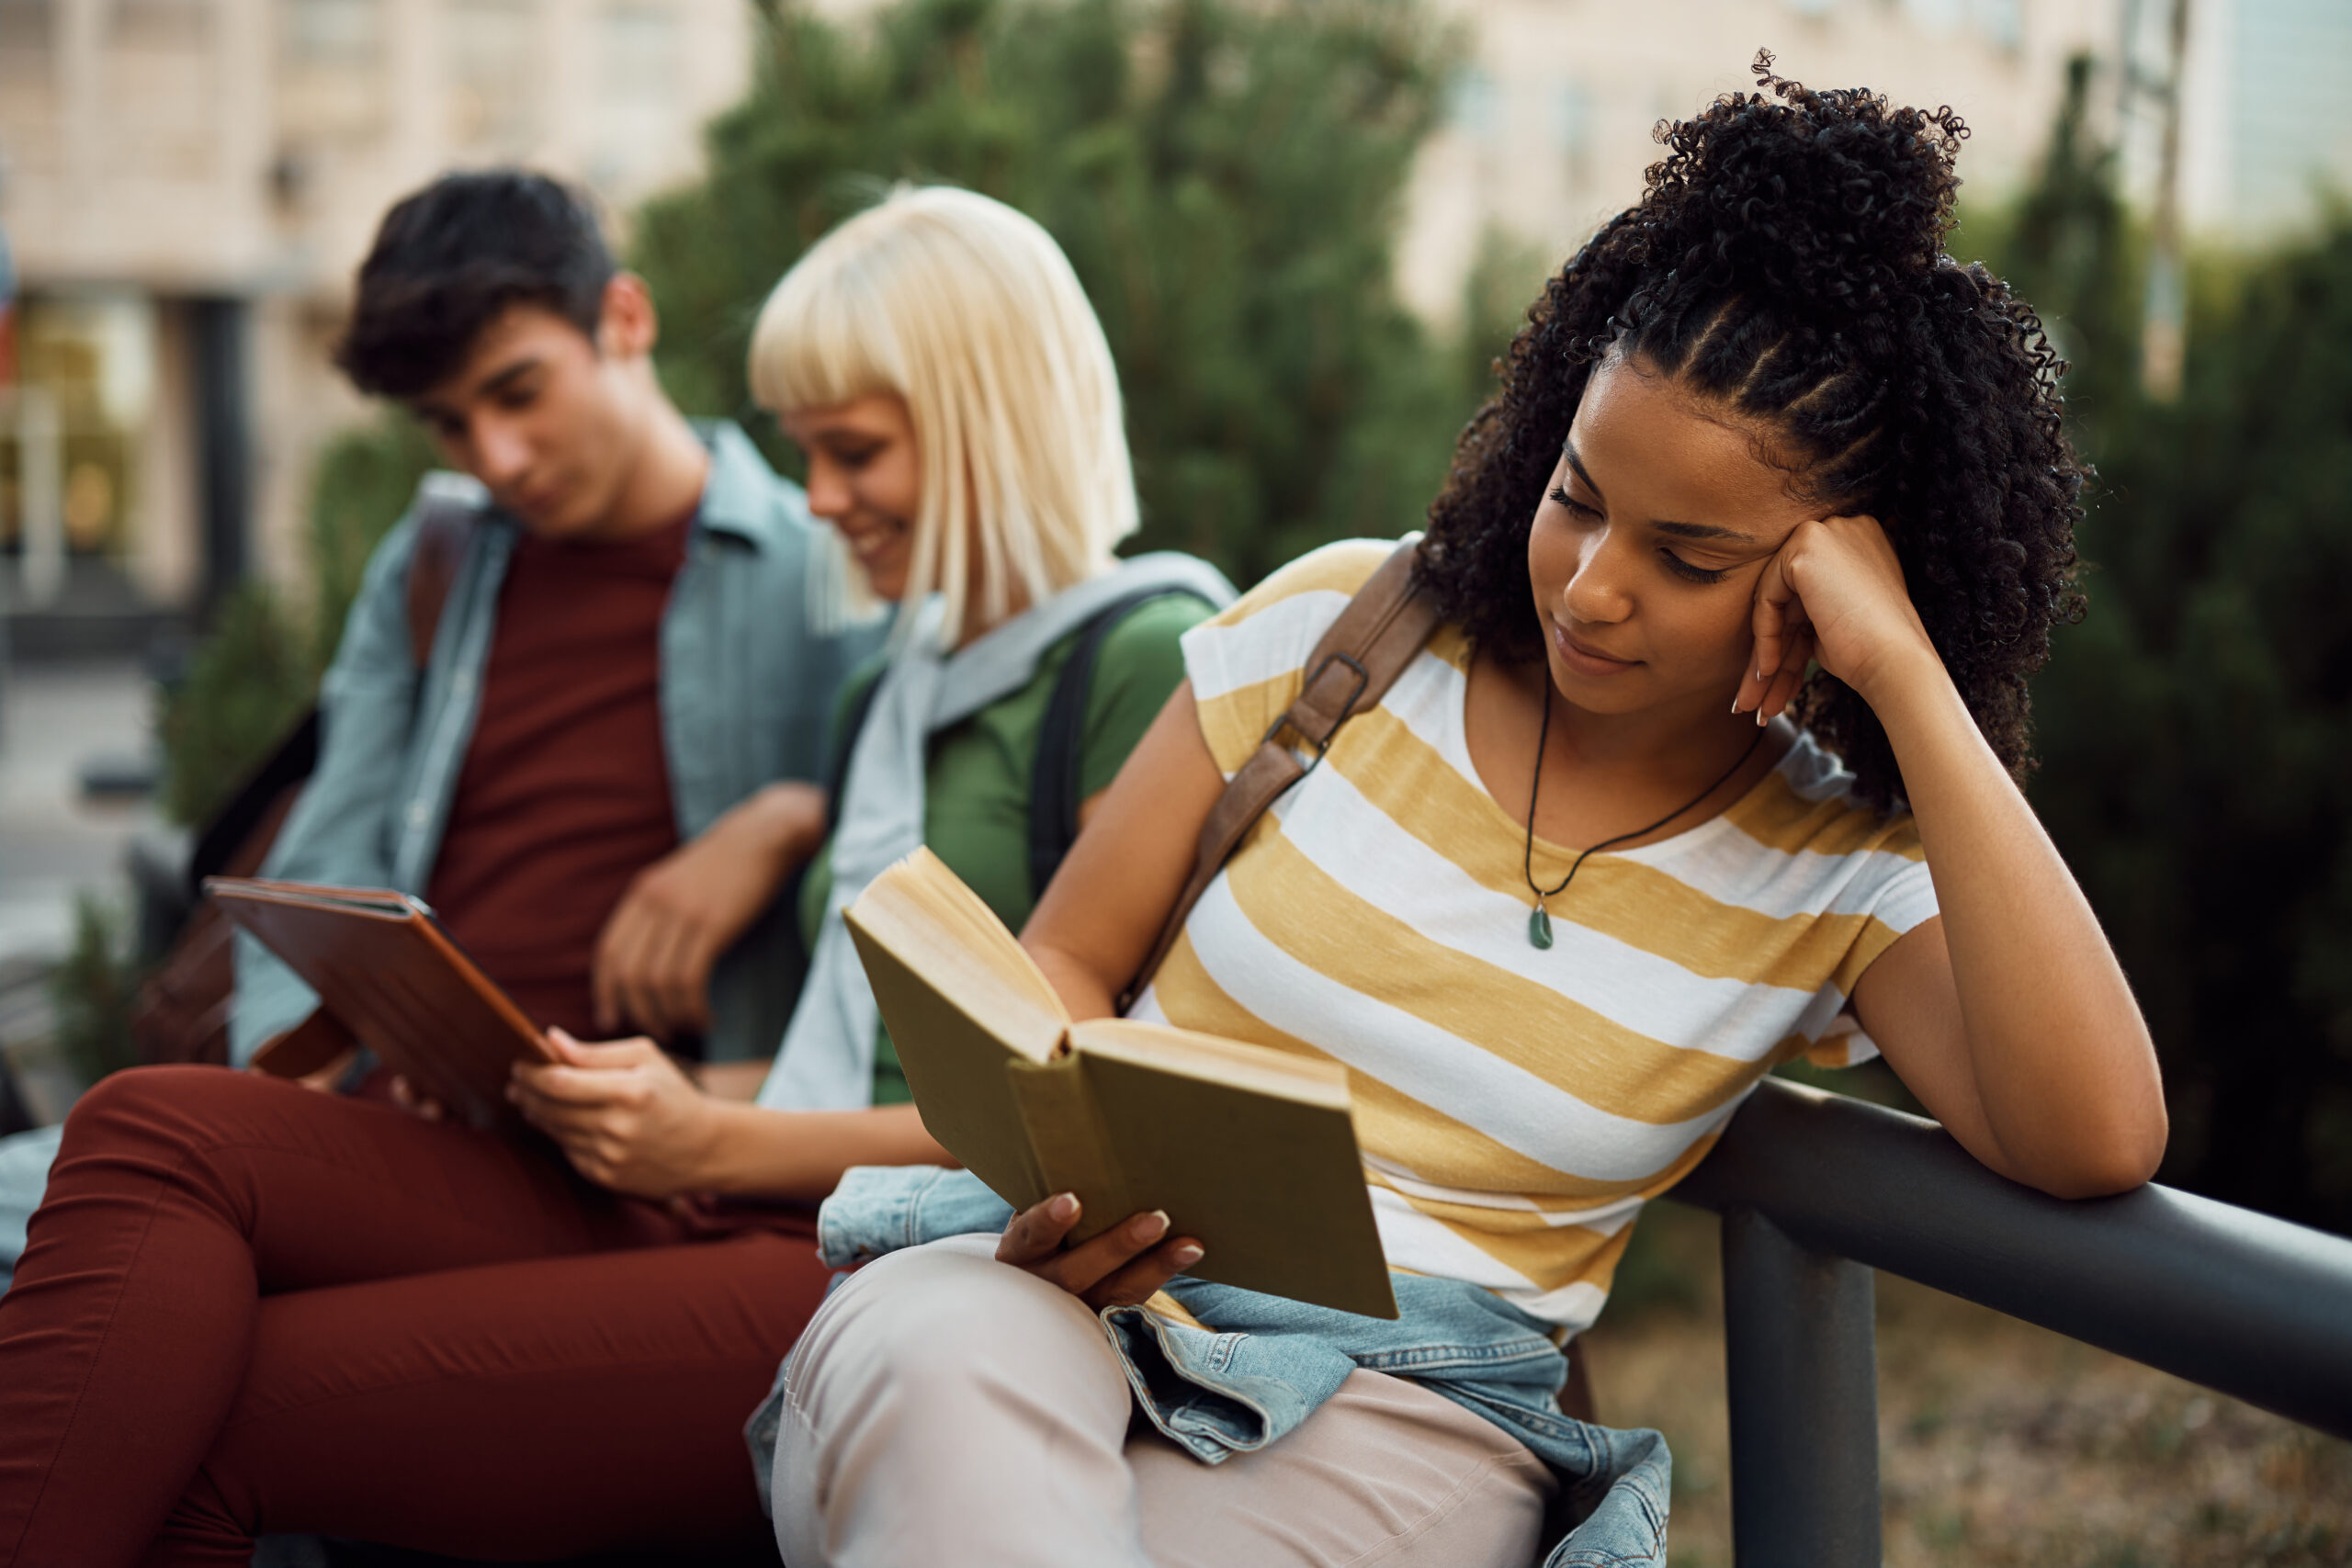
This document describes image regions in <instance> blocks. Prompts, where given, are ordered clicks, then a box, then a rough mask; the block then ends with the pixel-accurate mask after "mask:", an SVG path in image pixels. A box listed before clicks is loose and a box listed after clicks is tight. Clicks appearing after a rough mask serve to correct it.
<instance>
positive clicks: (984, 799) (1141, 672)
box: [800, 593, 1214, 1105]
mask: <svg viewBox="0 0 2352 1568" xmlns="http://www.w3.org/2000/svg"><path fill="white" fill-rule="evenodd" d="M1212 614H1214V612H1213V611H1211V610H1210V609H1209V607H1208V606H1207V605H1205V604H1202V603H1201V602H1200V601H1199V600H1197V599H1194V598H1193V597H1192V596H1191V595H1189V594H1183V593H1170V594H1166V595H1164V596H1162V597H1160V598H1158V599H1152V600H1148V601H1146V602H1145V603H1144V604H1140V605H1137V606H1136V608H1135V609H1133V610H1131V611H1129V612H1128V613H1127V615H1125V617H1124V618H1123V619H1121V620H1120V622H1119V624H1118V625H1117V626H1113V627H1112V628H1111V630H1110V632H1109V633H1108V634H1107V635H1105V636H1104V637H1103V646H1102V648H1101V649H1100V651H1099V652H1098V653H1097V655H1096V657H1095V660H1094V676H1093V679H1092V681H1091V682H1090V683H1089V685H1088V687H1087V694H1086V723H1085V727H1084V729H1083V730H1082V732H1081V733H1082V739H1081V740H1080V747H1079V766H1078V776H1079V798H1080V800H1085V799H1087V798H1089V797H1091V796H1092V795H1094V794H1095V793H1096V792H1098V791H1100V790H1102V789H1103V788H1104V787H1105V786H1107V785H1108V784H1110V782H1111V780H1112V778H1113V777H1114V776H1115V775H1116V774H1117V773H1118V771H1119V765H1120V764H1121V763H1123V762H1125V761H1126V760H1127V753H1128V752H1130V751H1132V750H1135V749H1136V742H1137V741H1139V740H1141V739H1143V732H1144V731H1145V730H1147V729H1148V728H1151V721H1152V720H1153V719H1155V718H1157V717H1159V710H1160V709H1161V708H1162V707H1163V706H1165V705H1166V704H1167V702H1168V694H1170V692H1173V691H1174V690H1175V689H1176V687H1177V684H1178V683H1179V682H1182V680H1183V679H1184V655H1183V652H1182V649H1180V648H1179V647H1178V646H1177V640H1178V639H1179V638H1180V637H1182V636H1183V635H1184V633H1185V632H1187V631H1189V630H1191V629H1192V628H1193V626H1197V625H1198V624H1200V623H1201V622H1203V621H1204V620H1206V619H1208V618H1209V616H1210V615H1212ZM1082 630H1083V628H1081V630H1080V631H1077V632H1072V633H1071V634H1070V635H1069V637H1065V638H1063V639H1062V640H1061V641H1060V642H1058V643H1056V644H1055V645H1054V646H1053V647H1052V648H1050V649H1047V650H1046V654H1045V657H1044V658H1042V659H1040V660H1038V661H1037V671H1036V673H1035V675H1032V676H1031V677H1030V678H1029V683H1028V684H1027V685H1025V686H1023V687H1022V688H1021V689H1020V690H1019V691H1017V692H1015V693H1013V694H1012V695H1010V696H1008V697H1005V698H1002V699H1001V700H1000V701H998V702H995V703H992V704H990V705H989V706H987V707H984V708H982V709H980V711H979V712H978V713H976V714H974V715H972V716H971V717H969V718H967V719H965V720H963V721H962V722H960V723H957V724H955V725H951V726H949V727H948V728H945V729H943V730H941V731H940V732H939V733H938V734H936V735H934V736H933V737H932V738H931V751H930V756H929V760H928V761H927V763H926V765H925V768H924V772H923V807H922V838H923V842H924V843H925V844H928V845H929V846H930V847H931V852H932V853H933V854H935V855H937V856H938V857H939V858H940V859H941V860H943V861H945V862H946V863H947V867H948V869H949V870H951V871H953V872H954V873H955V874H956V875H957V876H960V877H962V878H963V879H964V882H965V884H966V885H967V886H969V887H970V888H971V889H972V891H973V892H975V893H977V894H978V895H979V896H980V899H981V901H982V902H983V903H985V904H987V905H988V907H989V908H990V909H993V910H994V911H995V912H996V916H997V918H998V919H1001V920H1002V921H1003V922H1004V923H1005V925H1006V926H1007V927H1008V928H1010V929H1011V930H1012V931H1019V930H1020V929H1021V928H1022V926H1023V923H1025V922H1026V921H1027V920H1028V919H1029V911H1030V910H1031V909H1032V908H1035V906H1036V902H1037V900H1036V894H1035V890H1034V889H1033V888H1031V887H1030V886H1029V775H1030V773H1032V771H1033V770H1034V769H1035V764H1036V761H1037V735H1038V731H1039V730H1041V729H1042V728H1044V727H1045V722H1046V704H1047V703H1048V702H1049V701H1051V700H1052V697H1053V693H1054V682H1055V681H1056V680H1057V678H1058V677H1059V676H1060V674H1061V671H1062V666H1063V665H1064V664H1065V663H1067V662H1068V661H1069V655H1070V650H1071V649H1072V647H1073V646H1074V645H1075V644H1076V643H1077V641H1078V639H1079V637H1080V635H1082ZM881 673H882V660H881V658H880V657H879V656H877V657H876V658H874V659H871V660H867V661H866V663H865V665H864V666H862V667H861V668H860V669H859V670H858V671H857V672H856V673H855V674H854V675H852V676H851V677H850V678H849V680H848V682H846V683H845V684H844V685H843V687H842V698H841V704H840V706H839V708H838V709H837V710H836V712H835V713H834V716H833V739H834V742H835V744H836V745H837V746H838V745H839V744H840V743H841V741H842V739H844V738H843V737H842V733H841V731H842V726H843V725H845V724H846V723H847V722H848V719H849V715H850V713H851V711H852V710H853V708H854V705H855V704H856V703H857V701H858V699H859V698H860V697H861V696H863V695H864V694H865V690H866V688H867V687H869V686H871V685H872V684H873V683H874V682H876V680H877V679H879V678H880V676H881ZM832 892H833V856H832V844H831V842H830V841H828V842H827V843H826V845H825V847H824V848H823V849H821V850H820V851H818V852H817V856H816V858H815V859H814V860H812V861H810V862H809V872H808V874H807V875H806V876H804V877H802V878H801V882H800V931H801V935H802V936H803V937H804V938H805V939H806V941H807V942H808V944H809V951H811V952H814V951H815V950H816V945H817V928H818V926H819V924H820V921H822V920H823V919H824V915H825V906H826V904H827V903H828V902H829V901H830V900H831V897H832ZM912 1098H914V1097H913V1096H912V1095H911V1094H910V1092H909V1091H908V1089H907V1077H906V1073H905V1072H904V1071H903V1070H902V1069H901V1068H900V1067H899V1054H898V1052H897V1051H896V1050H895V1049H893V1048H892V1046H891V1044H890V1035H889V1032H888V1031H887V1030H885V1031H884V1032H883V1033H882V1037H881V1041H880V1043H879V1044H878V1045H877V1047H876V1051H875V1055H874V1103H875V1104H876V1105H899V1104H903V1103H904V1102H906V1101H907V1100H911V1099H912Z"/></svg>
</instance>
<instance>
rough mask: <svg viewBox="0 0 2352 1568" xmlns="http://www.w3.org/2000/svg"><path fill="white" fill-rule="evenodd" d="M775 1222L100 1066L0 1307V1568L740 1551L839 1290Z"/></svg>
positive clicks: (429, 1129)
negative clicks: (303, 1547)
mask: <svg viewBox="0 0 2352 1568" xmlns="http://www.w3.org/2000/svg"><path fill="white" fill-rule="evenodd" d="M796 1228H797V1234H786V1232H785V1231H784V1230H782V1229H780V1228H775V1229H762V1230H758V1231H741V1232H737V1233H735V1234H732V1235H723V1236H715V1235H711V1234H710V1232H709V1230H708V1228H707V1227H705V1226H700V1225H698V1224H695V1222H693V1221H692V1220H690V1219H685V1218H680V1217H677V1216H674V1215H673V1214H672V1213H669V1212H668V1211H666V1210H664V1209H662V1208H659V1207H657V1206H654V1205H651V1204H648V1203H642V1202H638V1201H633V1200H630V1199H625V1198H620V1197H617V1196H616V1195H614V1194H612V1193H610V1192H607V1191H605V1190H602V1189H600V1188H597V1187H594V1186H593V1185H591V1184H589V1183H587V1182H584V1181H582V1180H581V1179H579V1178H578V1177H576V1176H574V1175H573V1174H572V1173H571V1170H570V1169H569V1168H567V1167H565V1166H564V1165H563V1163H562V1162H561V1161H560V1159H559V1158H558V1157H557V1156H555V1155H554V1154H553V1153H552V1152H550V1151H548V1150H546V1149H543V1148H534V1147H527V1146H525V1145H521V1144H518V1143H509V1142H506V1141H503V1140H501V1139H498V1138H493V1137H488V1136H484V1135H482V1134H477V1133H471V1132H468V1131H465V1130H463V1129H461V1128H457V1127H450V1126H442V1125H435V1124H433V1123H429V1122H423V1121H420V1120H418V1119H417V1118H415V1117H413V1116H411V1115H409V1114H407V1113H405V1112H403V1111H396V1110H392V1109H390V1108H387V1107H383V1106H377V1105H368V1104H361V1103H356V1102H354V1101H351V1100H337V1099H334V1098H332V1097H330V1096H327V1095H322V1094H317V1093H313V1092H311V1090H309V1089H300V1088H298V1087H295V1086H293V1085H290V1084H284V1083H279V1082H276V1081H273V1080H270V1079H266V1078H262V1077H256V1076H254V1075H253V1074H250V1073H232V1072H226V1071H223V1070H221V1069H220V1068H217V1067H153V1068H139V1069H135V1070H133V1071H130V1072H125V1073H120V1074H118V1075H116V1076H115V1077H110V1078H107V1080H105V1081H104V1082H102V1083H101V1084H99V1085H98V1087H97V1088H96V1089H93V1090H91V1092H90V1093H89V1094H88V1095H86V1096H85V1097H84V1099H83V1100H82V1101H81V1103H80V1104H79V1105H77V1106H75V1107H74V1114H73V1116H72V1117H71V1118H69V1119H68V1121H67V1122H66V1126H65V1135H64V1144H63V1146H62V1149H61V1150H60V1151H59V1155H58V1159H57V1164H56V1166H55V1168H54V1169H53V1170H52V1172H51V1177H50V1183H49V1194H48V1199H47V1201H45V1202H44V1203H43V1204H42V1205H41V1208H40V1212H39V1213H36V1214H35V1215H34V1216H33V1220H32V1225H31V1236H30V1242H29V1245H28V1247H27V1248H26V1251H25V1255H24V1258H23V1261H22V1262H21V1263H20V1264H19V1265H18V1268H17V1276H16V1283H15V1287H14V1288H13V1289H12V1290H10V1291H9V1292H8V1293H7V1295H6V1297H0V1565H16V1568H107V1565H109V1564H117V1563H121V1564H130V1563H140V1562H146V1563H155V1564H199V1563H200V1564H206V1565H211V1568H232V1565H233V1568H246V1564H247V1563H248V1562H250V1561H251V1558H252V1553H253V1538H254V1536H255V1535H256V1534H259V1533H261V1532H264V1531H297V1532H315V1533H319V1534H326V1535H336V1536H345V1537H351V1538H356V1539H359V1540H376V1541H380V1542H384V1543H387V1544H390V1545H396V1546H411V1547H420V1548H424V1549H427V1550H431V1551H443V1552H448V1553H452V1554H457V1555H463V1556H470V1557H487V1558H493V1559H510V1560H515V1559H519V1560H530V1559H542V1558H549V1557H560V1556H568V1555H572V1554H577V1553H582V1552H588V1551H604V1550H627V1549H633V1548H650V1547H655V1546H660V1547H667V1548H671V1549H673V1550H677V1551H691V1550H695V1549H699V1548H706V1547H717V1546H722V1545H726V1546H733V1545H738V1544H740V1543H742V1542H744V1541H747V1540H749V1541H756V1540H760V1539H761V1538H762V1537H763V1536H765V1535H766V1533H767V1525H766V1521H765V1520H764V1519H763V1517H762V1516H761V1511H760V1506H759V1498H758V1497H757V1495H755V1488H754V1485H753V1483H752V1470H751V1463H750V1461H749V1459H748V1458H747V1457H746V1455H745V1452H744V1448H743V1438H742V1426H743V1422H744V1420H745V1419H746V1418H747V1417H748V1416H750V1414H751V1411H752V1407H753V1406H754V1405H756V1404H758V1403H759V1402H760V1400H761V1398H762V1397H763V1395H764V1394H765V1393H766V1392H767V1389H768V1386H769V1383H770V1382H771V1381H772V1380H773V1379H774V1377H775V1370H776V1365H777V1363H778V1362H779V1361H780V1360H781V1359H783V1357H784V1355H785V1353H786V1351H787V1350H789V1349H790V1348H791V1347H792V1344H793V1341H794V1339H795V1338H796V1337H797V1336H798V1334H799V1332H800V1329H801V1326H802V1325H804V1324H805V1323H807V1322H808V1320H809V1316H810V1314H813V1313H814V1312H815V1311H816V1308H817V1304H818V1303H819V1301H820V1300H821V1299H822V1297H823V1294H824V1291H825V1286H826V1282H827V1279H828V1274H827V1271H826V1269H824V1268H823V1266H822V1265H820V1263H819V1262H818V1261H817V1258H816V1251H815V1247H814V1246H813V1244H812V1242H811V1241H810V1239H809V1237H810V1235H812V1234H813V1233H812V1231H811V1230H810V1228H809V1227H808V1226H807V1225H805V1224H803V1225H798V1226H797V1227H796Z"/></svg>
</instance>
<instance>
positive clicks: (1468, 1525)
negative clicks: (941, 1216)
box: [775, 1236, 1554, 1568]
mask: <svg viewBox="0 0 2352 1568" xmlns="http://www.w3.org/2000/svg"><path fill="white" fill-rule="evenodd" d="M995 1248H996V1237H994V1236H956V1237H954V1238H951V1239H949V1240H946V1241H941V1242H934V1243H933V1244H932V1245H930V1246H928V1247H913V1248H910V1249H909V1250H907V1251H904V1252H897V1253H892V1254H891V1255H889V1256H888V1257H887V1258H882V1259H880V1260H879V1261H877V1262H876V1263H873V1264H871V1265H869V1266H867V1267H866V1268H865V1269H862V1270H860V1271H859V1272H858V1273H857V1274H855V1275H854V1276H853V1277H852V1278H851V1279H850V1280H848V1282H847V1283H845V1284H844V1285H842V1288H841V1289H839V1290H837V1291H835V1292H833V1295H832V1297H831V1300H829V1301H828V1302H827V1303H825V1306H824V1309H823V1310H822V1311H820V1313H819V1314H817V1317H816V1320H815V1321H814V1322H812V1323H811V1324H810V1325H809V1330H808V1332H807V1333H806V1334H805V1335H803V1336H802V1337H801V1340H800V1344H799V1348H797V1350H795V1351H794V1352H793V1355H792V1360H791V1363H790V1368H789V1371H788V1373H787V1375H786V1390H787V1396H786V1401H785V1412H784V1420H783V1425H782V1430H781V1432H780V1433H779V1435H778V1438H777V1442H776V1462H775V1527H776V1542H777V1545H778V1546H779V1547H780V1548H781V1549H782V1550H783V1552H784V1560H785V1562H786V1563H787V1564H789V1568H964V1565H967V1564H968V1565H971V1568H1000V1565H1011V1564H1020V1565H1022V1568H1064V1565H1067V1568H1337V1565H1339V1564H1342V1563H1346V1564H1360V1565H1364V1568H1369V1565H1370V1564H1373V1563H1380V1564H1384V1565H1386V1568H1424V1565H1426V1568H1528V1564H1530V1563H1531V1562H1532V1561H1533V1560H1534V1556H1535V1552H1536V1549H1537V1547H1538V1546H1539V1544H1540V1540H1541V1533H1542V1529H1543V1524H1544V1507H1545V1505H1546V1503H1547V1502H1548V1501H1549V1500H1550V1497H1551V1495H1552V1490H1553V1486H1554V1482H1553V1478H1552V1475H1551V1472H1549V1471H1548V1470H1546V1469H1545V1468H1544V1464H1543V1463H1542V1461H1539V1460H1537V1459H1536V1458H1535V1456H1534V1455H1533V1454H1532V1453H1530V1452H1529V1451H1528V1450H1527V1449H1526V1448H1525V1447H1524V1446H1523V1445H1521V1443H1520V1442H1519V1440H1518V1439H1517V1438H1513V1437H1511V1436H1510V1434H1509V1433H1507V1432H1505V1431H1503V1430H1502V1429H1501V1428H1500V1427H1496V1426H1495V1425H1493V1424H1492V1423H1491V1422H1488V1421H1486V1420H1483V1419H1481V1418H1480V1417H1478V1416H1475V1415H1473V1414H1471V1413H1470V1412H1469V1411H1467V1410H1465V1409H1464V1408H1463V1407H1462V1406H1460V1405H1458V1404H1454V1403H1453V1401H1452V1400H1449V1399H1447V1398H1445V1397H1444V1396H1442V1395H1441V1394H1438V1393H1432V1392H1430V1390H1429V1389H1426V1388H1423V1387H1421V1386H1419V1384H1416V1383H1414V1382H1409V1381H1407V1380H1405V1379H1401V1378H1393V1377H1389V1376H1386V1375H1385V1374H1384V1373H1380V1372H1371V1371H1356V1372H1354V1373H1352V1374H1351V1375H1350V1377H1349V1378H1348V1381H1347V1382H1345V1383H1344V1384H1342V1385H1341V1386H1340V1391H1339V1393H1336V1394H1334V1395H1333V1396H1332V1397H1331V1399H1330V1400H1329V1402H1328V1403H1327V1404H1324V1405H1323V1407H1322V1408H1321V1409H1319V1410H1317V1412H1316V1413H1315V1414H1314V1415H1313V1416H1309V1417H1308V1418H1307V1419H1306V1421H1305V1422H1304V1423H1303V1424H1301V1425H1300V1427H1298V1429H1297V1430H1296V1431H1295V1432H1292V1433H1291V1434H1290V1435H1289V1436H1288V1437H1286V1438H1283V1439H1282V1440H1281V1441H1279V1442H1277V1443H1274V1444H1272V1445H1271V1446H1269V1447H1267V1448H1264V1449H1261V1450H1258V1451H1257V1452H1255V1453H1246V1454H1237V1455H1235V1456H1234V1457H1233V1458H1231V1459H1229V1460H1227V1461H1225V1462H1224V1463H1222V1464H1219V1465H1215V1466H1211V1465H1204V1464H1202V1463H1201V1462H1199V1461H1196V1460H1194V1459H1193V1458H1192V1457H1191V1456H1190V1455H1189V1454H1187V1453H1185V1452H1184V1451H1183V1450H1182V1449H1180V1448H1178V1447H1177V1446H1176V1445H1175V1444H1173V1443H1171V1442H1170V1441H1168V1439H1167V1438H1163V1437H1161V1436H1160V1435H1159V1433H1158V1432H1157V1431H1155V1430H1153V1429H1152V1428H1151V1427H1150V1426H1149V1425H1148V1423H1146V1422H1144V1421H1143V1420H1142V1419H1140V1418H1139V1417H1136V1416H1135V1413H1134V1408H1133V1404H1132V1402H1131V1400H1130V1398H1129V1395H1128V1391H1127V1380H1126V1374H1125V1370H1124V1369H1123V1368H1122V1366H1121V1364H1120V1362H1119V1359H1118V1358H1117V1356H1116V1355H1115V1354H1114V1351H1113V1349H1112V1346H1111V1342H1110V1338H1109V1336H1108V1335H1107V1334H1106V1333H1105V1332H1104V1330H1103V1325H1102V1324H1101V1323H1100V1322H1099V1321H1097V1319H1096V1318H1095V1316H1094V1314H1092V1313H1091V1311H1089V1310H1088V1309H1087V1307H1086V1305H1085V1303H1082V1302H1080V1301H1079V1300H1078V1299H1077V1298H1076V1297H1074V1296H1071V1295H1069V1293H1068V1292H1063V1291H1061V1290H1058V1289H1057V1288H1055V1287H1054V1286H1052V1285H1048V1284H1046V1282H1045V1281H1043V1280H1038V1279H1035V1278H1034V1277H1033V1276H1031V1275H1029V1274H1026V1273H1023V1272H1022V1271H1021V1270H1020V1269H1013V1268H1010V1267H1008V1266H1006V1265H1004V1264H1001V1263H999V1262H997V1261H996V1260H995V1258H994V1257H993V1254H994V1252H995Z"/></svg>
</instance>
